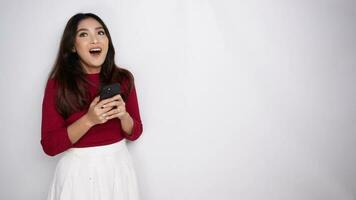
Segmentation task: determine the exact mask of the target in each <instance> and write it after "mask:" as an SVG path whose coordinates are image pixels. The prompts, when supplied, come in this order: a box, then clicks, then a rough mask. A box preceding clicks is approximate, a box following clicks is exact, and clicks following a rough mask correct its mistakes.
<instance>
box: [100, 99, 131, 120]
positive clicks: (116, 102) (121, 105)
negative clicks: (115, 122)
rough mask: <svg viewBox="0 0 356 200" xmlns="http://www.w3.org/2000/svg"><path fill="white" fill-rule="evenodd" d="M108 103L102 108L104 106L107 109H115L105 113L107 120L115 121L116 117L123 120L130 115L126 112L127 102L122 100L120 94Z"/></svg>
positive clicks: (108, 100)
mask: <svg viewBox="0 0 356 200" xmlns="http://www.w3.org/2000/svg"><path fill="white" fill-rule="evenodd" d="M106 101H107V102H106V103H105V104H103V105H102V106H104V107H105V108H106V107H112V108H113V109H111V110H109V111H108V112H106V113H105V118H106V119H107V120H110V119H113V118H116V117H117V118H119V119H120V120H121V119H123V118H124V117H126V116H127V115H128V113H127V112H126V106H125V102H124V100H123V99H122V97H121V95H119V94H118V95H116V96H113V97H111V98H110V99H107V100H106ZM115 106H116V107H115Z"/></svg>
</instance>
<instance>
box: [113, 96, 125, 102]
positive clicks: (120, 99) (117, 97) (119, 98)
mask: <svg viewBox="0 0 356 200" xmlns="http://www.w3.org/2000/svg"><path fill="white" fill-rule="evenodd" d="M112 98H113V99H114V100H118V101H124V100H123V99H122V96H121V95H120V94H117V95H115V96H113V97H112Z"/></svg>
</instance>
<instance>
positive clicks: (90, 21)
mask: <svg viewBox="0 0 356 200" xmlns="http://www.w3.org/2000/svg"><path fill="white" fill-rule="evenodd" d="M114 55H115V50H114V46H113V44H112V40H111V37H110V34H109V30H108V29H107V27H106V25H105V24H104V22H103V21H102V20H101V19H100V18H99V17H98V16H96V15H94V14H91V13H79V14H76V15H74V16H73V17H71V18H70V19H69V21H68V23H67V25H66V27H65V30H64V32H63V36H62V39H61V42H60V47H59V52H58V56H57V59H56V62H55V64H54V67H53V69H52V71H51V73H50V76H49V78H48V81H47V85H46V89H45V93H44V97H43V103H42V126H41V145H42V148H43V150H44V152H45V153H46V154H48V155H50V156H55V155H58V154H62V157H61V158H60V160H59V161H58V164H57V166H56V169H55V173H54V177H53V181H52V184H51V187H50V190H49V193H48V200H59V199H60V200H96V199H105V200H111V199H112V200H114V199H115V200H119V199H120V200H137V199H139V195H138V187H137V180H136V175H135V172H134V168H133V166H132V160H131V157H130V155H129V152H128V151H127V148H126V140H131V141H134V140H136V139H137V138H138V137H140V135H141V133H142V123H141V119H140V113H139V107H138V101H137V96H136V90H135V86H134V80H133V75H132V74H131V73H130V72H129V71H128V70H126V69H123V68H120V67H118V66H116V64H115V62H114ZM112 83H119V84H120V86H121V91H122V92H121V93H120V94H118V95H116V96H113V97H111V98H108V99H103V100H100V98H99V92H100V88H101V87H102V86H105V85H109V84H112Z"/></svg>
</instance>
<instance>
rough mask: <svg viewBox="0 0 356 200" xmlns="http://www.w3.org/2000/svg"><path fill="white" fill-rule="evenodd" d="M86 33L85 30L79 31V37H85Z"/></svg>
mask: <svg viewBox="0 0 356 200" xmlns="http://www.w3.org/2000/svg"><path fill="white" fill-rule="evenodd" d="M87 35H88V34H87V33H86V32H81V33H79V37H85V36H87Z"/></svg>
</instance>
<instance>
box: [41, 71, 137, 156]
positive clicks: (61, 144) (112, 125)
mask: <svg viewBox="0 0 356 200" xmlns="http://www.w3.org/2000/svg"><path fill="white" fill-rule="evenodd" d="M86 77H87V79H88V80H89V81H91V82H92V83H94V85H95V86H89V87H88V89H89V93H90V96H91V100H90V102H91V101H92V100H93V99H94V98H95V97H96V96H97V95H98V92H99V88H100V78H99V73H97V74H86ZM57 91H58V87H57V84H56V83H55V81H54V80H53V79H50V80H49V81H48V82H47V85H46V89H45V92H44V97H43V102H42V124H41V145H42V148H43V151H44V152H45V153H46V154H47V155H49V156H55V155H57V154H59V153H62V152H63V151H65V150H67V149H69V148H71V147H91V146H101V145H107V144H112V143H115V142H118V141H120V140H122V139H125V138H126V139H128V140H131V141H134V140H136V139H137V138H138V137H140V135H141V133H142V130H143V127H142V122H141V117H140V112H139V107H138V101H137V96H136V89H135V87H134V86H133V88H132V90H131V92H130V94H129V95H128V98H127V100H126V102H125V105H126V111H127V112H128V113H129V114H130V116H131V117H132V119H133V121H134V125H133V128H132V134H131V135H130V136H127V135H126V134H125V133H124V132H123V130H122V128H121V123H120V119H118V118H115V119H111V120H109V121H107V122H106V123H104V124H97V125H95V126H93V127H91V128H90V129H89V130H88V132H87V133H86V134H85V135H83V136H82V137H81V138H80V139H79V140H78V141H77V142H76V143H74V144H72V142H71V141H70V139H69V136H68V132H67V127H68V126H69V125H70V124H72V123H73V122H75V121H76V120H78V119H79V118H80V117H82V116H83V115H84V114H86V113H87V111H88V110H87V109H84V110H82V111H79V112H75V113H73V114H71V115H70V116H69V117H68V118H66V119H64V118H63V117H62V116H61V115H60V114H59V112H58V111H57V109H56V104H55V102H56V95H57Z"/></svg>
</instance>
